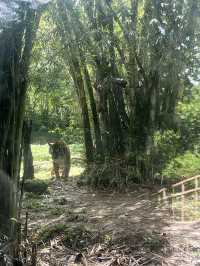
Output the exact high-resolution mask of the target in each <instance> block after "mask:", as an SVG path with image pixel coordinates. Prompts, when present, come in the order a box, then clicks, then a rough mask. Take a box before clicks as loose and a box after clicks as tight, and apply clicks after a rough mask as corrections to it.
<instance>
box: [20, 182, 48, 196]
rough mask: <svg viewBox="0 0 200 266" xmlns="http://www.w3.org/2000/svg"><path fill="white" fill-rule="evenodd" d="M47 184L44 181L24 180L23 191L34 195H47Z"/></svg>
mask: <svg viewBox="0 0 200 266" xmlns="http://www.w3.org/2000/svg"><path fill="white" fill-rule="evenodd" d="M47 189H48V182H47V181H44V180H25V182H24V191H26V192H31V193H35V194H44V193H47Z"/></svg>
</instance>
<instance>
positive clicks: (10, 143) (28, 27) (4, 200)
mask: <svg viewBox="0 0 200 266" xmlns="http://www.w3.org/2000/svg"><path fill="white" fill-rule="evenodd" d="M20 15H21V21H19V22H18V23H17V22H15V24H14V23H13V24H12V23H11V25H10V26H9V28H6V29H5V30H3V32H1V33H0V110H1V113H0V170H1V175H0V188H1V190H3V191H4V192H2V193H1V200H0V210H1V213H0V215H1V222H0V231H1V232H2V233H3V234H5V235H7V236H9V237H13V238H15V233H16V223H15V222H13V221H14V220H13V221H12V220H11V218H12V217H13V218H16V217H17V184H18V179H19V169H20V167H19V163H20V143H21V135H22V122H23V116H24V105H25V95H26V89H27V82H26V80H27V71H28V65H29V59H30V52H31V49H32V43H33V39H34V35H35V31H36V28H37V25H38V21H39V17H38V16H37V14H36V11H34V10H30V9H29V7H28V6H26V5H24V6H23V8H22V10H21V13H20Z"/></svg>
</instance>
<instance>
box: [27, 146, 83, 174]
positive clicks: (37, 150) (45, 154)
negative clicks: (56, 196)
mask: <svg viewBox="0 0 200 266" xmlns="http://www.w3.org/2000/svg"><path fill="white" fill-rule="evenodd" d="M69 147H70V151H71V170H70V176H78V175H80V174H81V173H82V172H83V171H84V169H85V167H84V156H83V146H82V145H81V144H72V145H69ZM31 148H32V153H33V164H34V170H35V178H38V179H50V178H51V169H52V160H51V155H50V154H49V147H48V144H45V145H40V144H33V145H31Z"/></svg>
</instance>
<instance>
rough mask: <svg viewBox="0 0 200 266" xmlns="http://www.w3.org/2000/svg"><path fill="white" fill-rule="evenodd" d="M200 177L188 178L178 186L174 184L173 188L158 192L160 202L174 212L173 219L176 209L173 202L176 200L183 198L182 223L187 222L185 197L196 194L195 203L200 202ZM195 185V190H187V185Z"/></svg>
mask: <svg viewBox="0 0 200 266" xmlns="http://www.w3.org/2000/svg"><path fill="white" fill-rule="evenodd" d="M199 180H200V175H196V176H193V177H190V178H187V179H185V180H183V181H180V182H178V183H176V184H173V185H172V186H171V188H169V189H167V188H162V189H161V190H159V191H158V193H157V194H158V200H159V202H165V203H167V204H168V205H169V206H170V208H171V211H172V218H173V219H174V218H175V209H174V205H173V201H174V199H175V198H178V197H181V200H180V201H181V222H184V221H185V211H186V210H185V197H186V195H188V194H191V193H194V198H195V201H198V200H199V195H198V194H199V192H200V182H199ZM193 182H194V183H193ZM188 183H190V184H192V183H193V188H191V186H190V187H189V188H187V184H188ZM177 189H179V192H175V190H177Z"/></svg>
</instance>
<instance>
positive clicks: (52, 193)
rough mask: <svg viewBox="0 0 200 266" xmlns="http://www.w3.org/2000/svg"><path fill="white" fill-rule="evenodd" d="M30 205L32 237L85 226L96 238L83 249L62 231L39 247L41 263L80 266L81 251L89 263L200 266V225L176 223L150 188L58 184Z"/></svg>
mask: <svg viewBox="0 0 200 266" xmlns="http://www.w3.org/2000/svg"><path fill="white" fill-rule="evenodd" d="M29 201H31V200H30V199H29V198H27V197H26V198H25V200H24V213H25V211H26V210H27V209H28V212H29V222H28V228H29V236H30V238H31V237H32V238H33V237H35V236H36V235H37V234H38V232H40V231H41V230H42V229H43V228H48V227H52V226H55V225H58V224H64V225H69V226H71V227H74V226H76V225H84V226H85V227H86V228H87V229H88V230H89V231H90V232H94V235H95V237H94V238H93V241H91V242H90V241H89V242H88V243H87V245H86V246H85V247H84V248H80V249H79V248H77V245H74V247H72V246H67V245H66V244H64V242H63V237H64V236H63V234H62V232H60V233H58V234H57V235H56V236H54V237H52V238H51V239H50V240H49V241H47V242H45V243H43V244H41V243H40V245H39V246H38V262H37V265H43V266H44V265H74V261H76V258H77V254H78V253H81V254H83V256H85V258H86V261H87V264H88V265H109V266H111V265H180V266H191V265H194V266H198V265H200V230H199V229H200V222H199V221H193V222H176V221H175V220H174V219H172V217H171V211H170V208H169V207H168V206H166V205H163V204H158V203H157V200H156V197H155V195H153V193H152V192H151V191H150V189H147V188H141V187H140V186H135V188H133V189H131V190H129V191H126V192H124V193H118V192H110V191H94V190H91V189H89V188H85V187H81V188H80V187H78V186H77V185H76V182H75V181H74V180H70V181H68V182H63V181H60V180H56V181H52V182H51V184H50V187H49V194H47V195H43V196H41V197H40V198H38V199H36V203H34V204H35V205H34V206H32V207H30V206H28V205H27V204H28V203H29ZM91 234H93V233H91ZM97 235H99V238H97V237H96V236H97ZM91 238H92V237H91ZM79 241H80V239H79ZM79 255H80V254H79ZM81 263H82V264H83V265H84V261H81ZM84 266H86V265H84Z"/></svg>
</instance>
